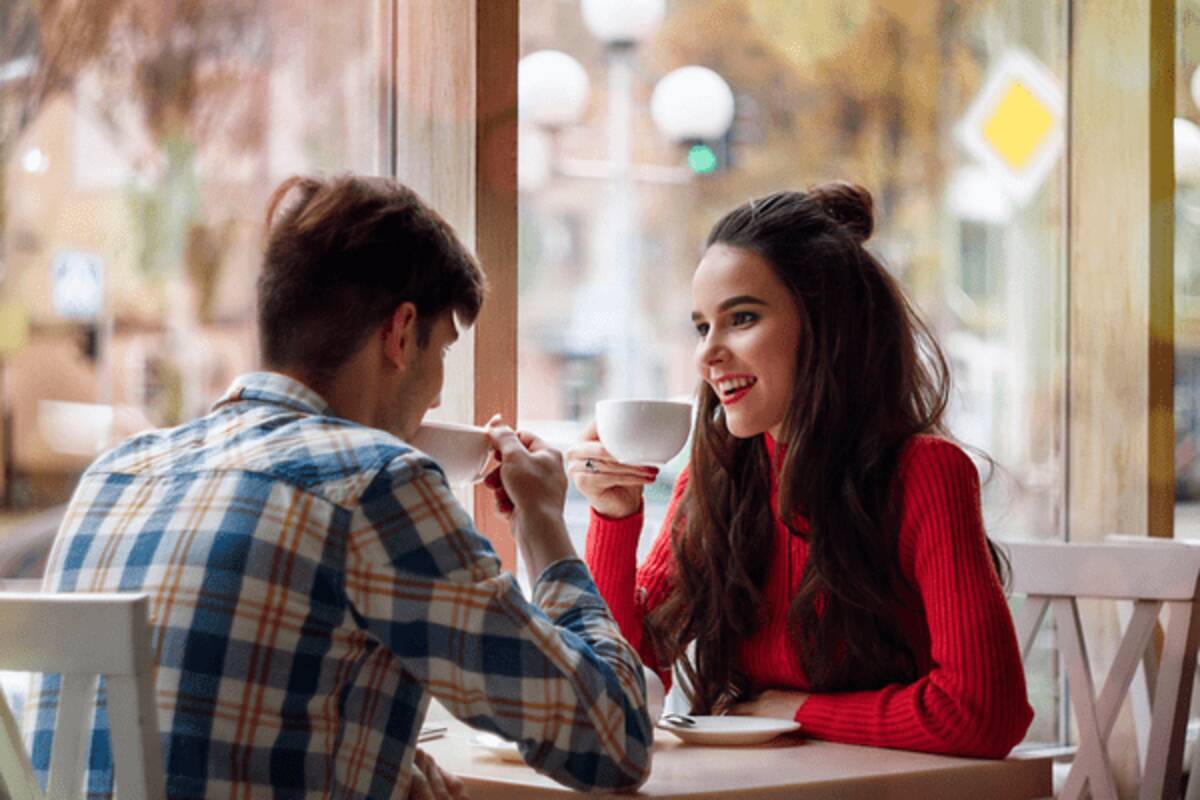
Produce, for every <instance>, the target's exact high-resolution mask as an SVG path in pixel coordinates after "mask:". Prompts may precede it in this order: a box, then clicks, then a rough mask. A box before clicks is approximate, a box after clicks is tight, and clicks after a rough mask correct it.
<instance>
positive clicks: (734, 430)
mask: <svg viewBox="0 0 1200 800" xmlns="http://www.w3.org/2000/svg"><path fill="white" fill-rule="evenodd" d="M725 427H726V429H727V430H728V431H729V433H730V434H731V435H732V436H733V437H734V438H735V439H753V438H754V437H755V436H758V435H759V434H761V433H762V432H763V431H765V430H766V428H765V427H764V426H762V425H754V424H745V423H742V422H740V421H738V420H733V419H729V418H728V417H726V418H725Z"/></svg>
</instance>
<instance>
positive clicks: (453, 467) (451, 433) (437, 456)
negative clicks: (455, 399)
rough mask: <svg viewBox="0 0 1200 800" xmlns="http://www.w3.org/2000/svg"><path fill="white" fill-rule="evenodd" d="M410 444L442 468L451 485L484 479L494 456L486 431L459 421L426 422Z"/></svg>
mask: <svg viewBox="0 0 1200 800" xmlns="http://www.w3.org/2000/svg"><path fill="white" fill-rule="evenodd" d="M410 444H411V445H412V446H413V447H415V448H417V449H418V450H422V451H424V452H425V453H426V454H428V455H429V456H430V457H431V458H432V459H433V460H434V461H436V462H437V463H438V464H439V465H440V466H441V468H442V471H444V472H445V473H446V481H447V482H448V483H449V484H450V485H451V486H464V485H466V484H470V483H474V482H475V481H478V480H481V479H482V478H483V476H484V474H485V469H486V468H487V463H488V457H489V456H490V455H491V454H492V443H491V440H489V439H488V436H487V432H486V431H484V429H483V428H477V427H475V426H474V425H462V424H459V423H456V422H422V423H421V427H420V428H418V429H417V433H416V435H415V436H413V438H412V441H411V442H410Z"/></svg>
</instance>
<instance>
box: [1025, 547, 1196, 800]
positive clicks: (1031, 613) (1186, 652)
mask: <svg viewBox="0 0 1200 800" xmlns="http://www.w3.org/2000/svg"><path fill="white" fill-rule="evenodd" d="M1008 548H1009V555H1010V558H1011V559H1012V573H1013V591H1014V593H1016V594H1022V595H1025V596H1026V600H1025V603H1024V604H1023V605H1022V607H1021V609H1020V611H1019V612H1018V615H1017V619H1016V627H1017V637H1018V640H1019V641H1020V644H1021V653H1022V655H1023V656H1027V655H1028V654H1029V652H1030V650H1031V649H1032V647H1033V642H1034V639H1035V637H1036V635H1037V631H1038V629H1039V627H1040V626H1041V623H1042V620H1043V619H1044V618H1045V616H1046V612H1047V611H1048V610H1052V611H1053V614H1054V619H1055V624H1056V630H1057V637H1058V648H1059V650H1060V652H1061V654H1062V656H1063V661H1064V663H1065V664H1066V669H1067V681H1068V684H1069V686H1070V699H1071V707H1072V708H1073V710H1074V712H1075V718H1076V722H1077V725H1078V732H1079V746H1078V749H1077V750H1076V752H1075V757H1074V760H1073V762H1072V764H1071V769H1070V772H1069V773H1068V775H1067V780H1066V783H1065V785H1064V786H1063V788H1062V791H1061V792H1060V794H1059V796H1060V797H1063V798H1072V799H1074V798H1082V797H1084V796H1086V795H1085V789H1086V791H1087V793H1089V794H1090V796H1091V797H1093V798H1097V799H1098V800H1108V799H1109V798H1111V800H1116V797H1117V789H1116V781H1115V779H1114V777H1113V772H1112V765H1111V763H1110V761H1109V757H1108V746H1107V745H1108V738H1109V736H1110V735H1111V733H1112V730H1113V726H1114V724H1115V723H1116V720H1117V713H1118V712H1119V711H1120V709H1121V706H1122V704H1123V703H1124V701H1125V698H1126V695H1127V694H1128V692H1129V688H1130V684H1131V683H1132V682H1133V678H1134V674H1135V673H1136V672H1137V670H1138V667H1139V666H1140V665H1143V666H1144V665H1148V666H1150V667H1151V668H1152V669H1153V670H1154V674H1153V676H1148V677H1149V678H1151V680H1150V684H1151V685H1152V686H1153V699H1152V701H1151V704H1150V708H1151V710H1150V720H1149V723H1150V724H1149V737H1148V741H1147V747H1146V761H1145V768H1144V769H1143V771H1142V776H1141V786H1140V790H1139V796H1140V797H1141V798H1145V799H1147V800H1148V799H1149V798H1163V797H1172V796H1174V795H1175V794H1176V793H1177V792H1178V787H1179V785H1180V775H1181V772H1182V761H1183V745H1184V736H1185V733H1186V729H1187V718H1188V710H1189V704H1190V701H1191V694H1192V677H1193V673H1194V671H1195V668H1196V648H1197V644H1198V643H1200V613H1197V599H1198V597H1200V594H1198V592H1200V549H1192V548H1186V549H1181V548H1163V547H1160V546H1157V545H1154V544H1135V543H1128V544H1126V543H1119V544H1118V543H1106V544H1074V543H1027V542H1014V543H1012V544H1010V545H1008ZM1078 598H1098V599H1108V600H1116V601H1129V602H1132V604H1133V610H1132V612H1131V613H1130V615H1129V621H1128V624H1127V625H1126V626H1125V630H1124V634H1123V635H1122V637H1121V642H1120V644H1119V646H1118V648H1117V652H1116V655H1115V657H1114V659H1113V663H1112V666H1111V668H1110V669H1109V672H1108V675H1107V676H1106V678H1105V680H1104V683H1103V686H1102V688H1101V689H1100V692H1099V693H1098V694H1097V692H1096V690H1095V683H1094V681H1093V676H1092V671H1091V666H1090V659H1089V657H1088V653H1087V648H1086V644H1085V641H1084V638H1083V629H1082V626H1081V624H1080V619H1079V606H1078V603H1077V602H1076V601H1077V599H1078ZM1164 606H1165V607H1166V609H1167V611H1168V623H1167V627H1166V630H1165V633H1164V636H1163V641H1162V651H1161V653H1160V654H1158V657H1157V658H1156V659H1146V658H1145V654H1146V653H1147V652H1148V648H1149V649H1150V650H1153V649H1154V648H1150V647H1149V646H1150V644H1151V637H1152V635H1153V633H1154V631H1155V627H1156V625H1157V622H1158V616H1159V611H1160V610H1161V609H1162V608H1163V607H1164ZM1154 662H1157V663H1154Z"/></svg>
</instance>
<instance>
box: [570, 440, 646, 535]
mask: <svg viewBox="0 0 1200 800" xmlns="http://www.w3.org/2000/svg"><path fill="white" fill-rule="evenodd" d="M567 474H568V475H570V476H571V480H572V481H574V483H575V486H576V487H578V489H579V491H580V492H582V493H583V496H584V497H586V498H587V500H588V503H589V504H590V505H591V507H592V508H594V509H596V510H597V511H599V512H600V513H601V514H603V515H604V516H606V517H612V518H613V519H620V518H621V517H628V516H629V515H630V514H633V513H634V512H636V511H637V510H638V509H639V508H641V505H642V488H643V487H644V486H645V485H646V484H648V483H654V479H655V478H656V477H657V476H658V469H656V468H655V467H635V466H631V465H629V464H622V463H621V462H620V461H617V460H616V459H615V458H613V457H612V455H611V454H610V453H609V452H608V451H607V450H605V449H604V445H602V444H600V437H599V436H597V435H596V423H595V422H590V423H588V426H587V428H585V429H584V431H583V441H581V442H580V443H579V444H577V445H575V446H574V447H572V448H571V449H569V450H567Z"/></svg>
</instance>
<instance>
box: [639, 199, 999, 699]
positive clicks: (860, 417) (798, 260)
mask: <svg viewBox="0 0 1200 800" xmlns="http://www.w3.org/2000/svg"><path fill="white" fill-rule="evenodd" d="M873 227H874V221H873V216H872V202H871V196H870V194H869V193H868V192H867V190H866V189H863V188H861V187H858V186H854V185H851V184H846V183H829V184H823V185H820V186H817V187H815V188H813V189H811V190H809V191H807V192H792V191H787V192H777V193H775V194H772V195H769V196H767V197H764V198H760V199H757V200H752V201H750V202H748V203H746V204H744V205H742V206H739V207H738V208H736V209H734V210H733V211H731V212H729V213H728V214H726V215H725V216H724V217H723V218H722V219H721V220H719V221H718V222H717V224H716V225H715V226H714V227H713V229H712V231H711V232H710V233H709V236H708V239H707V241H706V246H709V247H711V246H712V245H714V244H723V245H727V246H730V247H736V248H740V249H744V250H747V251H751V252H753V253H756V254H758V255H759V256H761V257H762V258H763V259H765V260H766V262H767V263H768V264H770V265H771V268H772V269H773V271H774V273H775V275H776V276H777V277H778V278H779V279H780V281H781V282H782V283H783V284H784V285H785V286H786V287H787V288H788V290H789V291H790V293H791V295H792V298H793V300H794V301H795V303H796V307H797V309H798V311H799V316H800V321H801V332H800V345H799V348H798V350H797V353H796V386H795V388H794V390H793V393H794V401H793V402H792V404H791V406H790V408H789V410H788V413H787V416H786V418H785V419H784V422H783V426H782V429H781V433H780V443H779V444H780V453H781V454H782V462H781V464H780V467H779V513H780V518H781V519H783V520H785V521H787V522H788V523H789V528H790V529H791V531H792V533H793V534H794V535H799V536H805V537H806V538H807V539H808V544H809V552H808V559H807V563H806V565H805V569H804V574H803V576H802V578H801V581H800V586H799V589H798V591H797V593H796V595H795V597H794V598H793V599H792V602H791V607H790V610H789V619H790V622H791V625H792V630H793V632H794V643H795V647H796V651H797V654H798V656H799V659H800V663H801V664H802V666H803V667H804V670H805V672H806V674H807V676H808V679H809V682H810V685H811V688H812V689H813V690H814V691H820V692H831V691H846V690H853V689H872V688H878V687H882V686H885V685H887V684H889V683H896V682H910V681H912V680H914V679H915V678H916V677H917V675H916V671H917V665H916V661H915V657H914V654H913V651H912V649H911V648H910V647H909V646H908V644H907V643H906V642H905V640H904V638H903V635H902V633H901V631H900V629H899V624H898V619H897V617H896V608H897V606H898V605H899V603H898V602H897V600H898V598H899V597H900V596H901V595H902V594H903V593H904V592H906V591H907V590H909V589H910V588H911V587H907V586H906V582H905V581H904V578H903V577H902V575H901V574H900V570H899V564H898V558H897V540H898V532H899V519H898V510H897V508H896V504H895V501H896V499H897V498H896V497H895V492H894V488H895V487H894V483H895V476H896V470H897V465H898V459H899V457H900V454H901V452H902V451H903V449H904V447H905V445H906V444H907V443H908V442H909V441H910V440H911V439H912V437H913V436H916V435H918V434H942V435H944V433H945V432H944V429H943V425H942V417H943V414H944V411H945V408H946V402H947V399H948V396H949V370H948V367H947V363H946V359H945V356H944V355H943V353H942V351H941V348H940V347H939V346H938V344H937V342H936V341H935V339H934V337H933V335H932V334H931V333H930V331H929V329H928V328H927V327H926V326H925V324H924V323H923V322H922V321H921V319H920V318H919V317H918V315H917V314H916V312H915V311H914V310H913V308H912V306H911V305H910V304H909V303H908V301H907V299H906V298H905V297H904V294H903V292H902V291H901V290H900V288H899V286H898V285H897V283H896V281H895V280H894V279H893V278H892V277H891V275H890V274H889V273H888V272H887V270H886V269H885V268H884V267H883V265H882V264H880V262H879V261H878V260H877V259H876V258H875V257H874V256H872V255H871V254H870V253H869V252H868V251H867V250H866V249H865V248H864V247H863V243H864V242H865V241H866V240H867V238H868V237H869V236H870V234H871V231H872V230H873ZM699 394H700V397H699V408H698V411H697V415H696V423H695V428H694V431H693V449H692V454H691V459H690V462H689V467H688V469H689V481H688V486H687V488H686V490H685V493H684V496H683V500H682V502H681V504H680V512H679V514H677V516H676V518H675V521H674V527H673V529H672V532H671V541H672V549H673V553H674V558H675V565H676V566H675V578H674V585H673V588H672V590H671V592H670V594H669V595H668V597H667V598H666V599H665V600H664V602H663V603H662V604H660V605H659V606H658V607H657V608H655V610H654V611H653V612H651V614H649V615H648V617H647V619H646V631H647V634H648V635H649V637H650V640H651V642H652V643H653V644H654V646H655V649H656V652H657V654H658V656H659V663H661V664H669V663H672V662H675V661H677V660H679V662H680V663H681V665H682V666H683V668H684V669H685V672H686V673H687V677H688V678H689V680H690V682H691V684H692V695H693V696H692V698H691V699H692V702H693V711H694V712H696V713H712V712H714V711H719V710H721V709H722V708H723V707H725V706H726V705H727V704H729V703H731V702H735V701H737V700H739V699H742V698H743V697H744V696H745V694H746V692H747V689H748V686H747V682H746V679H745V676H744V675H741V674H739V673H738V671H737V669H736V660H737V651H738V643H739V641H740V640H742V639H745V638H746V637H748V636H750V635H751V634H752V633H754V631H755V630H756V629H757V628H758V626H759V624H760V623H761V622H762V608H763V598H762V591H761V589H762V587H763V586H764V584H765V582H766V576H767V567H768V561H769V559H770V557H771V550H772V545H773V542H774V526H775V518H774V515H773V512H772V507H771V465H770V463H769V459H768V454H767V451H766V446H765V444H764V441H763V437H762V436H754V437H751V438H747V439H739V438H737V437H735V436H733V435H732V434H731V433H730V432H729V430H728V428H727V427H726V425H725V415H724V411H723V408H722V406H721V404H720V402H719V400H718V399H717V397H716V395H715V393H714V392H713V390H712V389H711V388H710V387H709V386H708V385H707V384H705V383H703V382H701V385H700V389H699ZM800 519H803V520H805V521H807V523H808V525H807V530H799V529H797V528H795V527H792V525H791V524H790V523H794V522H796V521H798V520H800ZM989 546H992V545H991V543H990V542H989ZM992 555H993V560H994V561H995V563H996V567H997V571H998V572H999V573H1000V574H1001V575H1003V574H1004V572H1003V568H1002V564H1003V562H1002V557H1001V555H1000V554H999V552H998V551H997V550H996V549H995V548H994V547H992ZM692 641H694V642H695V644H696V651H695V668H694V669H692V668H691V665H689V664H688V663H687V660H686V659H680V657H681V656H682V655H683V653H684V652H685V648H686V647H687V645H688V643H689V642H692Z"/></svg>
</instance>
